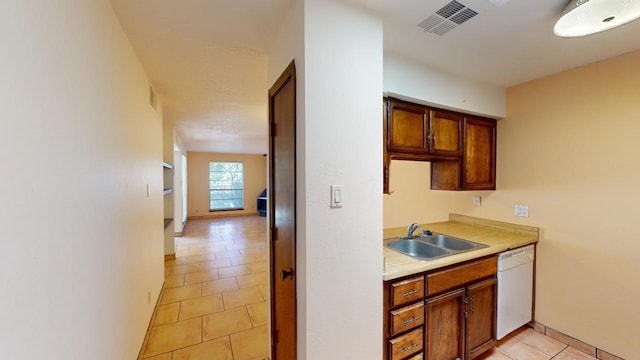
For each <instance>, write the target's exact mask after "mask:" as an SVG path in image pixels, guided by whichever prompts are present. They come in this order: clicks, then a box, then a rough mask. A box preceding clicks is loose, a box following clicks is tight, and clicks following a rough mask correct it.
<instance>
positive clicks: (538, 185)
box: [454, 51, 640, 359]
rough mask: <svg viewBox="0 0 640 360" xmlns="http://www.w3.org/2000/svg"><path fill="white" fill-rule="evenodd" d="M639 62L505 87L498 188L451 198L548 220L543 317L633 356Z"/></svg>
mask: <svg viewBox="0 0 640 360" xmlns="http://www.w3.org/2000/svg"><path fill="white" fill-rule="evenodd" d="M639 65H640V51H636V52H633V53H629V54H626V55H623V56H619V57H616V58H613V59H609V60H606V61H603V62H599V63H595V64H592V65H588V66H584V67H581V68H577V69H574V70H571V71H567V72H563V73H560V74H557V75H553V76H549V77H546V78H542V79H539V80H535V81H532V82H529V83H525V84H522V85H519V86H515V87H512V88H510V89H508V91H507V117H506V119H504V120H501V121H500V122H499V123H498V174H497V179H498V184H497V186H498V190H497V191H495V193H493V194H491V195H490V196H487V197H485V199H484V200H485V201H484V203H483V205H482V207H481V208H477V209H473V208H472V207H471V206H470V205H471V194H456V196H455V207H454V208H455V211H458V212H462V213H466V214H477V215H480V216H485V217H489V218H493V219H497V220H508V221H518V222H520V223H523V224H530V225H534V226H539V227H541V228H542V236H541V240H540V246H539V249H538V250H539V253H538V270H537V276H538V277H537V281H538V293H537V297H536V313H537V319H538V320H539V321H540V322H542V323H545V324H546V325H549V326H551V327H553V328H555V329H557V330H560V331H562V332H565V333H567V334H569V335H571V336H574V337H576V338H579V339H581V340H583V341H586V342H588V343H590V344H593V345H595V346H597V347H599V348H602V349H604V350H607V351H609V352H611V353H614V354H616V355H619V356H622V357H624V358H627V359H633V358H636V357H637V356H638V354H640V342H639V341H638V329H637V326H638V324H639V323H640V311H638V303H639V302H640V287H639V286H638V279H640V241H639V240H640V227H639V226H638V219H639V215H640V210H638V208H637V207H636V206H638V204H640V191H639V189H638V185H640V165H639V164H640V161H639V160H638V153H639V152H638V148H637V146H638V145H637V144H638V143H637V141H638V136H639V135H640V85H639V84H640V66H639ZM515 204H527V205H529V212H530V217H529V218H528V219H522V218H515V217H514V216H513V206H514V205H515ZM474 210H475V211H474Z"/></svg>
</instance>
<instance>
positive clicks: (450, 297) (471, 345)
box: [425, 278, 497, 360]
mask: <svg viewBox="0 0 640 360" xmlns="http://www.w3.org/2000/svg"><path fill="white" fill-rule="evenodd" d="M496 285H497V281H496V279H495V278H491V279H487V280H484V281H481V282H479V283H476V284H473V285H470V286H467V287H465V288H460V289H456V290H454V291H451V292H448V293H446V294H443V295H439V296H436V297H434V298H431V299H429V300H427V305H426V311H427V316H426V318H427V322H426V324H427V325H426V351H425V352H426V354H427V356H426V359H429V360H440V359H443V360H444V359H474V358H476V357H477V356H478V355H480V354H482V353H483V352H485V351H487V350H489V349H490V348H491V347H492V346H493V345H494V343H495V342H496V335H495V334H496V331H495V323H496V322H495V319H496V296H497V292H496Z"/></svg>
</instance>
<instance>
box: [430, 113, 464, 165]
mask: <svg viewBox="0 0 640 360" xmlns="http://www.w3.org/2000/svg"><path fill="white" fill-rule="evenodd" d="M463 120H464V118H463V117H462V115H459V114H456V113H452V112H446V111H440V110H431V111H429V140H430V141H429V153H431V154H434V155H450V156H457V155H460V154H462V141H461V139H462V135H461V134H462V124H463Z"/></svg>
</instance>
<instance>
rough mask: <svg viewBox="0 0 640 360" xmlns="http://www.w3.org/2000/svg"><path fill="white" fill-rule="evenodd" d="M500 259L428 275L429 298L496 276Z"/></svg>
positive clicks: (479, 261) (492, 258)
mask: <svg viewBox="0 0 640 360" xmlns="http://www.w3.org/2000/svg"><path fill="white" fill-rule="evenodd" d="M497 271H498V257H497V256H492V257H490V258H486V259H482V260H477V261H473V262H470V263H467V264H463V265H460V266H455V267H452V268H449V269H446V270H442V271H438V272H434V273H432V274H428V275H427V296H430V295H433V294H437V293H440V292H443V291H447V290H451V289H454V288H457V287H460V286H462V285H465V284H468V283H470V282H473V281H476V280H479V279H482V278H485V277H489V276H492V275H495V274H496V273H497Z"/></svg>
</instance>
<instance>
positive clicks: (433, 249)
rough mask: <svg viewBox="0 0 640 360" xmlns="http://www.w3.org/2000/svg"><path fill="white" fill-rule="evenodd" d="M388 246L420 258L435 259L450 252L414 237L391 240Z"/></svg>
mask: <svg viewBox="0 0 640 360" xmlns="http://www.w3.org/2000/svg"><path fill="white" fill-rule="evenodd" d="M388 246H389V247H390V248H392V249H394V250H396V251H399V252H401V253H403V254H405V255H409V256H412V257H414V258H419V259H433V258H437V257H440V256H443V255H447V254H448V251H447V250H445V249H442V248H439V247H437V246H433V245H429V244H427V243H423V242H421V241H418V240H413V239H406V240H398V241H394V242H390V243H389V245H388Z"/></svg>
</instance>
